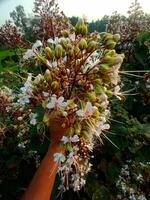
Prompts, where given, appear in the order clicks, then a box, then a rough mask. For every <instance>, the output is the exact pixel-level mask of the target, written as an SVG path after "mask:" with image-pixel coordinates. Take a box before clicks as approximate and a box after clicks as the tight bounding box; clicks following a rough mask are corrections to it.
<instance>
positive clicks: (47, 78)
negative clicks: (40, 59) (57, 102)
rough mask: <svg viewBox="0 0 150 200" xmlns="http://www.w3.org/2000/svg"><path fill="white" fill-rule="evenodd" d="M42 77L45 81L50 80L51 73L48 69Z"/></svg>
mask: <svg viewBox="0 0 150 200" xmlns="http://www.w3.org/2000/svg"><path fill="white" fill-rule="evenodd" d="M44 77H45V80H46V81H48V82H52V75H51V72H50V70H49V69H47V70H46V72H45V75H44Z"/></svg>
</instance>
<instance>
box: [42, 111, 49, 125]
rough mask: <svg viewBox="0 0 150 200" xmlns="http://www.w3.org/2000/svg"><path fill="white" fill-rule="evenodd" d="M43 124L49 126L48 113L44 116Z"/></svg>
mask: <svg viewBox="0 0 150 200" xmlns="http://www.w3.org/2000/svg"><path fill="white" fill-rule="evenodd" d="M43 122H44V124H46V125H47V126H48V125H49V115H48V113H45V114H44V117H43Z"/></svg>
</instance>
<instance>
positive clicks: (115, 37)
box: [113, 34, 120, 42]
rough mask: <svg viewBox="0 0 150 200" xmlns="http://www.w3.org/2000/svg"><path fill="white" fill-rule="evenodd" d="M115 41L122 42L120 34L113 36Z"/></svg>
mask: <svg viewBox="0 0 150 200" xmlns="http://www.w3.org/2000/svg"><path fill="white" fill-rule="evenodd" d="M113 40H114V41H115V42H118V41H119V40H120V35H119V34H115V35H113Z"/></svg>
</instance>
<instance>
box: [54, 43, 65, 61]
mask: <svg viewBox="0 0 150 200" xmlns="http://www.w3.org/2000/svg"><path fill="white" fill-rule="evenodd" d="M62 54H63V48H62V46H61V45H60V44H58V45H57V46H56V48H55V57H56V58H57V59H59V58H61V57H62Z"/></svg>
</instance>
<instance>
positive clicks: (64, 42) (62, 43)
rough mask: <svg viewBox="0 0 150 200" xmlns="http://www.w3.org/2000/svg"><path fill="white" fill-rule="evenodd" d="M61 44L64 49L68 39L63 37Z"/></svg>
mask: <svg viewBox="0 0 150 200" xmlns="http://www.w3.org/2000/svg"><path fill="white" fill-rule="evenodd" d="M60 44H61V45H62V47H63V48H64V49H66V48H67V40H66V39H65V38H61V40H60Z"/></svg>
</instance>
